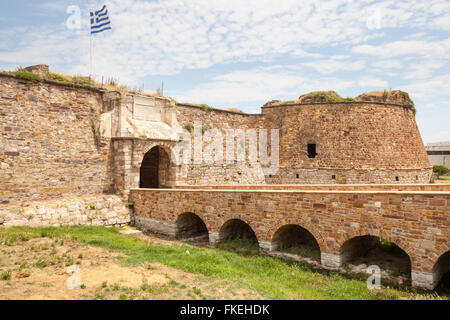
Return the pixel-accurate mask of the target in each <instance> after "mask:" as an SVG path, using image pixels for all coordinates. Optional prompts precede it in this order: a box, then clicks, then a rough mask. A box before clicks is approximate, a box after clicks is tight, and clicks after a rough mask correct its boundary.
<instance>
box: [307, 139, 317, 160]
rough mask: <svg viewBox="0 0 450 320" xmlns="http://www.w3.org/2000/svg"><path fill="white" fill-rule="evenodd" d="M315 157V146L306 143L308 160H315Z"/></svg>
mask: <svg viewBox="0 0 450 320" xmlns="http://www.w3.org/2000/svg"><path fill="white" fill-rule="evenodd" d="M316 156H317V152H316V144H315V143H308V158H315V157H316Z"/></svg>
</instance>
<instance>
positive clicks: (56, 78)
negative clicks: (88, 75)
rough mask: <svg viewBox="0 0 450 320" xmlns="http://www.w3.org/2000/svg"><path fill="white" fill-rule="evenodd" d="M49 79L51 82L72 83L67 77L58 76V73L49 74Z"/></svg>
mask: <svg viewBox="0 0 450 320" xmlns="http://www.w3.org/2000/svg"><path fill="white" fill-rule="evenodd" d="M48 78H49V80H53V81H59V82H63V83H70V80H69V79H67V78H66V77H64V76H62V75H60V74H58V73H49V74H48Z"/></svg>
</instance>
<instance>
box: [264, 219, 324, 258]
mask: <svg viewBox="0 0 450 320" xmlns="http://www.w3.org/2000/svg"><path fill="white" fill-rule="evenodd" d="M287 225H298V226H299V227H301V228H303V229H305V230H306V231H308V232H309V233H310V234H311V235H312V236H313V237H314V239H315V240H316V242H317V244H318V246H319V248H320V251H326V250H325V249H326V247H325V246H326V243H325V240H324V238H323V236H322V234H321V232H320V231H319V230H318V229H317V228H316V227H315V226H314V224H311V223H309V222H307V221H306V220H304V219H303V220H299V219H280V220H277V221H276V222H275V223H273V227H271V228H270V232H269V233H268V240H269V241H272V242H273V239H274V236H275V234H276V233H277V232H278V231H279V230H280V229H281V228H282V227H283V226H287Z"/></svg>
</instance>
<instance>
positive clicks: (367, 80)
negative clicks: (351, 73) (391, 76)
mask: <svg viewBox="0 0 450 320" xmlns="http://www.w3.org/2000/svg"><path fill="white" fill-rule="evenodd" d="M358 85H359V86H360V87H363V88H368V87H371V88H372V89H373V90H376V89H386V88H389V82H387V81H385V80H382V79H379V78H375V77H363V78H361V79H359V80H358Z"/></svg>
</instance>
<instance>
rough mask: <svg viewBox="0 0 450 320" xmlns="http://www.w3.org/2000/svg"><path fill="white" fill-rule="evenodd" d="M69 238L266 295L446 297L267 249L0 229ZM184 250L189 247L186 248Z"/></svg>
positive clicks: (68, 230)
mask: <svg viewBox="0 0 450 320" xmlns="http://www.w3.org/2000/svg"><path fill="white" fill-rule="evenodd" d="M38 237H49V238H55V237H56V238H68V239H71V240H75V241H78V242H81V243H83V244H86V245H90V246H96V247H101V248H105V249H107V250H112V251H116V252H121V253H123V254H125V255H126V257H125V258H121V259H122V262H123V264H124V265H128V266H136V265H142V264H144V263H153V262H159V263H161V264H164V265H166V266H169V267H173V268H176V269H181V270H184V271H187V272H191V273H197V274H202V275H205V276H207V277H210V278H211V279H226V280H231V281H235V282H236V283H237V284H238V285H239V286H241V287H242V288H248V289H252V290H255V291H257V292H258V293H260V294H261V296H263V297H265V298H267V299H447V298H448V297H446V296H439V295H438V294H437V293H424V292H417V291H416V290H414V289H406V288H405V289H393V288H383V289H381V290H374V291H370V290H368V289H367V287H366V282H365V281H364V280H357V279H347V278H345V277H344V276H342V275H341V274H339V273H337V272H331V271H323V270H315V269H313V268H312V267H310V266H308V265H303V264H299V263H296V262H291V261H286V260H282V259H277V258H273V257H269V256H265V255H259V254H250V255H245V256H243V255H240V254H238V253H235V252H231V251H228V250H222V249H208V248H197V247H192V246H189V245H182V246H163V245H148V244H147V243H146V242H143V241H138V240H136V239H134V238H132V237H130V236H125V235H122V234H120V233H119V232H118V230H117V229H115V228H105V227H64V228H22V227H15V228H10V229H0V238H1V243H2V245H13V244H17V243H18V242H20V241H27V240H28V239H31V238H38ZM187 251H188V252H187Z"/></svg>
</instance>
